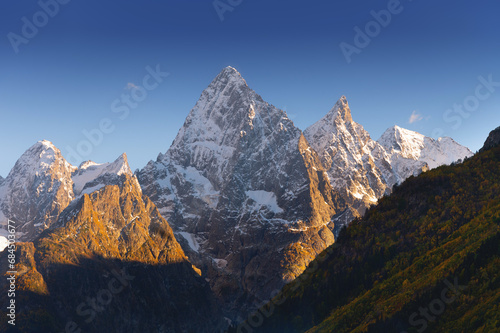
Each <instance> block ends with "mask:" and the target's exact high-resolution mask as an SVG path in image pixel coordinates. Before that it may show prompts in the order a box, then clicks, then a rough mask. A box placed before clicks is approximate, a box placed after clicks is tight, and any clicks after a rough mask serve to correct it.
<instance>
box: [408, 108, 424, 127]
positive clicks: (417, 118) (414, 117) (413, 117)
mask: <svg viewBox="0 0 500 333" xmlns="http://www.w3.org/2000/svg"><path fill="white" fill-rule="evenodd" d="M422 119H424V117H422V115H421V114H420V113H418V112H417V111H416V110H414V111H413V112H412V113H411V116H410V119H408V122H409V123H410V124H413V123H416V122H417V121H420V120H422Z"/></svg>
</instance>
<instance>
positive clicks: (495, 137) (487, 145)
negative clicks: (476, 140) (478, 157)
mask: <svg viewBox="0 0 500 333" xmlns="http://www.w3.org/2000/svg"><path fill="white" fill-rule="evenodd" d="M498 145H500V127H497V128H496V129H494V130H493V131H491V132H490V134H489V135H488V138H487V139H486V141H485V142H484V145H483V147H482V148H481V150H480V151H481V152H483V151H485V150H488V149H491V148H493V147H496V146H498Z"/></svg>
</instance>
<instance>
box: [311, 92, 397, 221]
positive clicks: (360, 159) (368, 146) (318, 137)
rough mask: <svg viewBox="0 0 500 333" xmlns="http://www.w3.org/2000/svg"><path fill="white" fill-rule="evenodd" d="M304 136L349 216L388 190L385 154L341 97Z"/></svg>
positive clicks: (354, 214) (359, 212)
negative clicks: (323, 167) (344, 202)
mask: <svg viewBox="0 0 500 333" xmlns="http://www.w3.org/2000/svg"><path fill="white" fill-rule="evenodd" d="M304 135H305V137H306V138H307V140H308V141H309V142H310V143H311V145H312V147H313V148H314V149H315V150H316V151H317V152H318V154H319V156H320V157H321V161H322V163H323V165H324V166H325V168H326V170H327V173H328V176H329V178H330V182H331V184H332V186H333V188H334V189H336V190H337V191H339V192H340V193H341V195H342V198H343V199H344V200H345V201H346V202H347V203H348V204H349V206H350V207H351V208H353V210H352V215H353V216H360V215H362V214H363V213H364V211H365V210H366V208H367V207H369V206H370V205H372V204H374V203H376V202H377V200H378V198H380V197H381V196H383V195H384V194H387V193H389V192H390V187H388V185H387V181H386V179H387V180H389V181H392V179H393V175H392V173H391V171H390V160H389V156H388V155H387V154H386V153H385V151H384V149H382V147H381V146H380V145H379V144H378V143H377V142H375V141H373V140H372V139H371V138H370V135H369V134H368V132H367V131H365V129H364V128H363V126H361V125H360V124H358V123H356V122H354V121H353V119H352V115H351V110H350V108H349V105H348V103H347V99H346V98H345V96H343V97H342V98H341V99H340V100H339V101H338V102H337V103H336V104H335V106H334V107H333V108H332V110H331V111H330V112H329V113H328V114H327V115H326V116H325V117H323V118H322V119H321V120H319V121H318V122H316V123H315V124H313V125H311V126H310V127H308V128H307V129H306V130H305V131H304ZM392 182H393V183H394V181H392Z"/></svg>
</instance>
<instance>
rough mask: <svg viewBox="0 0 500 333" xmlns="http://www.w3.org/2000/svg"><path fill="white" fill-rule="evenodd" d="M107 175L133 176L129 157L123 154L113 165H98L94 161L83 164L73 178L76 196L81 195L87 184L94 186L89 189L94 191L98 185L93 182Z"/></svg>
mask: <svg viewBox="0 0 500 333" xmlns="http://www.w3.org/2000/svg"><path fill="white" fill-rule="evenodd" d="M106 174H109V175H117V176H120V175H122V174H128V175H130V176H132V175H133V173H132V170H131V169H130V166H129V165H128V159H127V155H126V154H125V153H123V154H121V155H120V156H119V157H118V158H117V159H116V160H115V161H114V162H113V163H102V164H98V163H95V162H93V161H86V162H83V163H82V164H81V165H80V167H79V169H78V170H77V171H76V172H75V173H74V174H73V176H72V177H71V178H72V180H73V184H74V187H73V189H74V192H75V195H79V194H81V193H82V191H83V189H85V187H86V185H87V184H92V186H91V187H88V186H87V187H88V188H92V189H94V187H95V186H96V185H95V184H93V182H95V180H96V179H97V178H99V177H101V176H103V175H106ZM94 190H95V189H94ZM86 192H88V191H86Z"/></svg>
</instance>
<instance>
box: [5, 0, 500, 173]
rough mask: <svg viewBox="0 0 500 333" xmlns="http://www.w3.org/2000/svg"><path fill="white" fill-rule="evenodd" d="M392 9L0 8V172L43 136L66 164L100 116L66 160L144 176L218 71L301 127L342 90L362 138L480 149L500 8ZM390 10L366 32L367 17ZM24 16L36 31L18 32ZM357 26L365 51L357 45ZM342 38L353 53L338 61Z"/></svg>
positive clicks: (334, 5)
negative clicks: (121, 108)
mask: <svg viewBox="0 0 500 333" xmlns="http://www.w3.org/2000/svg"><path fill="white" fill-rule="evenodd" d="M53 1H55V0H41V2H42V3H44V4H45V3H47V4H48V3H51V2H53ZM393 1H395V0H391V1H378V0H372V1H366V0H365V1H360V0H349V1H347V0H346V1H334V2H333V1H332V2H331V3H330V2H327V1H324V0H312V1H307V2H306V1H294V0H290V1H286V2H284V1H273V0H266V1H263V0H220V2H219V4H220V3H223V4H226V6H230V9H231V11H229V10H228V11H225V12H224V13H222V14H221V15H222V17H223V20H222V21H221V19H220V16H219V14H218V13H217V11H216V9H215V8H214V2H213V1H212V0H207V1H195V0H190V1H186V0H184V1H180V0H164V1H153V0H143V1H140V2H139V1H129V0H120V1H96V0H86V1H77V0H71V1H68V0H64V1H63V0H60V2H61V3H64V2H66V3H64V4H59V8H58V11H57V13H55V12H53V14H54V15H53V17H50V16H49V15H45V17H44V14H39V12H40V11H41V10H42V8H41V6H40V3H39V2H38V1H32V0H25V1H22V2H20V1H16V0H5V1H2V2H1V4H0V119H1V124H2V126H1V130H0V140H1V142H3V144H2V145H1V146H0V156H2V158H1V160H0V175H2V176H4V177H5V176H6V175H7V174H8V172H9V170H10V169H11V168H12V167H13V165H14V163H15V161H16V160H17V159H18V158H19V156H20V155H21V154H22V153H23V152H24V151H25V150H26V149H27V148H28V147H30V146H31V145H32V144H33V143H35V142H36V141H38V140H41V139H47V140H50V141H52V142H54V144H55V145H56V146H57V147H59V148H60V149H61V151H62V152H63V155H64V156H65V157H68V155H69V152H70V149H74V150H76V148H77V147H78V144H79V143H81V142H82V140H85V139H86V138H85V136H84V134H83V133H82V131H84V130H87V131H92V130H93V129H96V128H99V124H100V122H101V121H102V120H103V119H108V120H109V121H110V123H108V124H106V125H107V126H108V127H109V126H112V127H113V131H111V132H110V133H106V134H104V135H103V137H102V140H100V143H99V144H96V145H92V147H91V149H90V151H89V152H88V153H86V154H81V156H80V157H81V159H80V160H78V159H71V158H69V157H68V158H69V159H70V162H72V163H79V162H81V160H88V159H92V160H94V161H96V162H106V161H112V160H114V159H115V158H116V157H117V156H118V155H120V154H121V153H122V152H124V151H125V152H127V154H128V157H129V162H130V164H131V167H132V168H133V169H136V168H142V167H143V166H144V165H145V164H146V163H147V162H148V161H149V160H151V159H155V158H156V156H157V155H158V153H159V152H165V151H166V150H167V149H168V147H169V146H170V144H171V142H172V140H173V139H174V137H175V135H176V133H177V131H178V129H179V128H180V127H181V126H182V124H183V122H184V119H185V117H186V116H187V114H188V112H189V111H190V110H191V108H192V107H193V106H194V104H195V103H196V101H197V99H198V98H199V96H200V94H201V92H202V91H203V89H204V88H206V86H207V85H208V84H209V83H210V81H211V80H212V79H213V78H214V77H215V76H216V75H217V74H218V72H219V71H220V70H221V69H222V68H223V67H225V66H228V65H231V66H233V67H235V68H237V69H238V70H239V71H240V73H241V74H242V75H243V77H244V78H245V79H246V80H247V83H248V84H249V85H250V87H251V88H253V89H254V90H256V91H257V92H258V93H259V94H260V95H261V96H262V97H263V98H264V99H265V100H266V101H268V102H270V103H272V104H274V105H276V106H277V107H280V108H282V109H284V110H286V111H287V112H288V114H289V116H290V118H292V119H293V121H294V122H295V124H296V125H297V126H298V127H299V128H301V129H305V128H306V127H307V126H309V125H311V124H312V123H314V122H315V121H317V120H319V119H320V118H321V117H322V116H323V115H324V114H326V113H327V112H328V111H329V110H330V108H331V107H332V106H333V105H334V104H335V102H336V101H337V99H338V98H339V97H340V96H342V95H346V96H347V98H348V100H349V103H350V106H351V109H352V113H353V118H354V120H355V121H357V122H359V123H361V124H362V125H363V126H364V127H365V129H367V130H368V131H369V132H370V134H371V135H372V137H373V138H374V139H377V138H378V137H379V136H380V135H381V134H382V133H383V132H384V130H385V129H386V128H388V127H390V126H392V125H395V124H397V125H399V126H401V127H405V128H408V129H411V130H415V131H418V132H421V133H423V134H425V135H428V136H434V137H436V136H439V135H443V136H451V137H453V138H454V139H456V140H457V141H458V142H460V143H461V144H464V145H466V146H468V147H470V148H471V149H472V150H473V151H475V150H477V149H479V148H480V147H481V145H482V143H483V142H484V140H485V138H486V136H487V135H488V133H489V131H490V130H492V129H493V128H495V127H496V126H498V125H500V112H499V110H500V83H496V82H500V66H499V62H498V59H500V38H499V37H500V36H499V32H500V20H498V13H499V12H500V3H498V1H495V0H485V1H481V2H474V3H473V2H471V1H451V0H443V1H439V2H430V1H423V0H413V1H410V0H401V2H400V4H399V5H398V6H395V3H394V2H393ZM231 3H232V4H233V5H230V4H231ZM48 8H49V10H52V11H55V8H54V6H49V7H48ZM226 8H227V7H226ZM388 9H391V10H392V11H393V13H392V14H391V20H390V22H388V24H386V22H387V21H386V22H384V25H385V26H382V25H381V24H378V29H377V25H376V24H373V22H372V21H374V20H375V18H374V16H373V15H372V11H374V12H375V13H380V11H382V10H384V11H387V10H388ZM23 17H24V18H26V19H24V21H23ZM45 18H46V20H45ZM385 18H386V17H385ZM34 20H35V21H36V22H37V23H38V25H39V27H38V28H37V29H38V31H37V33H33V31H29V29H28V28H25V29H24V30H25V31H24V33H25V34H24V35H23V31H22V30H23V26H24V25H25V22H26V21H28V22H29V23H31V24H32V23H33V21H34ZM370 22H372V23H370ZM367 24H368V28H369V29H372V30H368V32H369V34H370V35H371V36H372V37H370V36H368V38H369V39H370V42H369V44H368V45H364V44H363V43H360V40H358V44H356V43H355V36H356V32H355V30H354V29H355V27H358V28H359V29H360V30H361V31H362V32H363V33H366V28H367ZM35 27H36V26H35ZM26 33H27V35H26ZM30 33H31V35H30ZM14 34H15V35H14ZM13 36H17V37H16V38H17V39H13V38H14V37H13ZM19 38H21V39H19ZM22 38H25V39H22ZM12 40H14V41H15V42H12ZM20 40H22V41H23V42H20ZM361 42H364V43H365V44H367V43H366V40H364V41H363V40H361ZM341 43H345V44H343V45H347V44H349V45H351V46H352V47H357V51H356V53H352V54H351V56H350V60H351V61H350V63H348V62H347V60H346V57H345V56H344V54H343V51H342V49H341V47H340V45H341ZM13 45H14V46H13ZM15 48H17V51H18V52H15ZM351 50H352V48H351ZM158 64H159V66H160V67H159V68H160V70H161V71H165V72H169V76H168V77H165V78H163V81H162V82H161V83H160V84H159V85H158V86H157V87H156V88H155V89H152V90H151V91H148V92H147V96H146V97H145V98H144V100H142V101H141V102H140V103H137V106H136V107H135V108H129V109H130V112H129V114H128V115H127V117H124V119H120V117H119V116H120V113H114V112H113V109H112V107H111V105H112V103H113V102H114V101H115V100H116V99H120V98H121V96H122V95H123V94H125V95H129V94H130V93H131V90H130V88H131V87H133V85H135V86H141V84H142V82H143V78H144V77H145V76H146V75H147V74H148V70H147V69H146V68H147V67H148V66H149V67H150V68H152V69H155V68H156V66H157V65H158ZM479 77H482V79H479ZM487 81H492V82H493V83H492V82H490V83H487ZM152 82H153V81H151V83H152ZM484 82H486V83H484ZM127 87H128V88H127ZM455 104H456V105H455ZM454 105H455V106H454ZM115 106H116V105H115ZM460 108H462V111H460ZM468 110H470V111H468ZM412 114H413V115H414V116H413V117H412V118H413V119H412V120H413V122H411V123H410V117H411V116H412ZM122 118H123V117H122ZM108 132H109V131H108ZM98 139H99V138H98ZM82 151H83V150H82Z"/></svg>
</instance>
